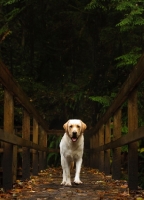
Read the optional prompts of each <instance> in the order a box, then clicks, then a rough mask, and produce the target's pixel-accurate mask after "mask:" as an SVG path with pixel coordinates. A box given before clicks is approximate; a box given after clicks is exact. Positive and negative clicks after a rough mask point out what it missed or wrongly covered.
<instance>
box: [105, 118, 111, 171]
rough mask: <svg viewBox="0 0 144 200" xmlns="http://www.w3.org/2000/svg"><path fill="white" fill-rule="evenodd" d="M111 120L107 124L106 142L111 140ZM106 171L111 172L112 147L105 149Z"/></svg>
mask: <svg viewBox="0 0 144 200" xmlns="http://www.w3.org/2000/svg"><path fill="white" fill-rule="evenodd" d="M110 126H111V120H108V122H107V123H106V125H105V144H107V143H109V142H110V141H111V127H110ZM104 172H105V174H106V175H108V174H110V149H107V150H106V151H104Z"/></svg>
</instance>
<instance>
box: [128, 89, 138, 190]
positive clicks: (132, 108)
mask: <svg viewBox="0 0 144 200" xmlns="http://www.w3.org/2000/svg"><path fill="white" fill-rule="evenodd" d="M137 127H138V110H137V91H136V90H134V91H133V92H132V93H131V95H130V96H129V99H128V132H129V133H131V132H132V131H135V130H136V129H137ZM128 177H129V180H128V184H129V188H130V189H133V190H134V189H137V187H138V144H137V142H134V143H130V144H129V145H128Z"/></svg>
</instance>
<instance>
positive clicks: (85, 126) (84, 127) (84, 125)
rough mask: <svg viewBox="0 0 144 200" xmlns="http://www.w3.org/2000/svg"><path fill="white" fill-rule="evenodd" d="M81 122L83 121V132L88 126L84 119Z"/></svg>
mask: <svg viewBox="0 0 144 200" xmlns="http://www.w3.org/2000/svg"><path fill="white" fill-rule="evenodd" d="M81 123H82V132H84V130H85V129H86V128H87V125H86V124H85V123H84V122H82V121H81Z"/></svg>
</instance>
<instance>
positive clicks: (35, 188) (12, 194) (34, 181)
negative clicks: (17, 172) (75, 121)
mask: <svg viewBox="0 0 144 200" xmlns="http://www.w3.org/2000/svg"><path fill="white" fill-rule="evenodd" d="M73 177H74V170H73V172H72V178H73ZM61 180H62V170H61V168H49V169H47V170H45V171H42V172H41V173H39V175H38V176H32V177H31V180H29V181H26V182H22V181H20V180H17V183H16V184H15V185H14V189H13V190H11V191H9V193H7V194H5V193H1V198H0V200H1V199H13V200H14V199H15V200H24V199H27V200H61V199H64V200H82V199H83V200H84V199H85V200H88V199H90V200H126V199H129V200H134V199H135V200H137V199H138V200H143V199H144V196H143V193H142V191H141V192H140V193H138V192H137V193H136V192H134V193H132V194H131V195H130V194H129V189H128V186H127V182H126V181H114V180H112V179H111V176H105V175H104V174H103V173H99V172H98V171H97V170H95V169H89V168H82V171H81V181H83V184H81V185H75V184H74V183H73V184H72V186H71V187H66V186H61V185H60V183H61Z"/></svg>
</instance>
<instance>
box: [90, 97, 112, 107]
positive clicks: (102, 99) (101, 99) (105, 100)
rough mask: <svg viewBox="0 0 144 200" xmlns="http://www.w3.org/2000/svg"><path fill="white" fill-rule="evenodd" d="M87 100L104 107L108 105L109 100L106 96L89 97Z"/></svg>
mask: <svg viewBox="0 0 144 200" xmlns="http://www.w3.org/2000/svg"><path fill="white" fill-rule="evenodd" d="M89 99H90V100H92V101H96V102H98V103H100V104H102V105H103V106H106V107H107V106H109V105H110V98H109V97H108V96H91V97H89Z"/></svg>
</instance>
